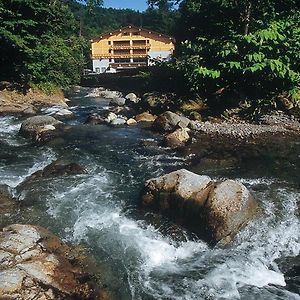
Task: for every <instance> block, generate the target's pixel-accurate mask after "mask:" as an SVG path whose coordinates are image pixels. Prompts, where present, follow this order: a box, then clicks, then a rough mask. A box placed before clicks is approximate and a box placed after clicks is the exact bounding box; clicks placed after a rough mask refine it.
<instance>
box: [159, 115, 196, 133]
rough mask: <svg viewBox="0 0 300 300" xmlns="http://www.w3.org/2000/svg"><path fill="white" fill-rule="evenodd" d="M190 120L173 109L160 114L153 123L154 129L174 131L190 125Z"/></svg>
mask: <svg viewBox="0 0 300 300" xmlns="http://www.w3.org/2000/svg"><path fill="white" fill-rule="evenodd" d="M189 123H190V120H189V119H188V118H186V117H184V116H179V115H177V114H175V113H173V112H171V111H166V112H165V113H163V114H161V115H159V116H158V117H157V118H156V120H155V122H154V123H153V129H154V130H156V131H159V132H172V131H174V130H175V129H177V128H186V127H188V125H189Z"/></svg>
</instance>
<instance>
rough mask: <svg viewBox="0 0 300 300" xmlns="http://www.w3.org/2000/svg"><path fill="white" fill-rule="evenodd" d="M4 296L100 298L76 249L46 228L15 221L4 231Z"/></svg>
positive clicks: (0, 246) (0, 235)
mask: <svg viewBox="0 0 300 300" xmlns="http://www.w3.org/2000/svg"><path fill="white" fill-rule="evenodd" d="M0 257H1V265H0V298H1V299H22V300H27V299H28V300H29V299H41V300H52V299H53V300H60V299H96V298H97V295H99V293H98V292H96V290H95V288H94V285H93V283H92V280H91V278H92V276H91V275H90V274H88V273H87V272H85V271H84V270H83V269H82V267H81V262H80V260H79V258H78V257H77V255H76V251H75V250H74V249H72V248H71V247H68V246H67V245H65V244H64V243H62V242H61V241H60V240H59V239H58V238H57V237H56V236H54V235H53V234H52V233H51V232H49V231H48V230H46V229H43V228H41V227H38V226H31V225H18V224H15V225H11V226H8V227H5V228H4V229H2V231H1V232H0Z"/></svg>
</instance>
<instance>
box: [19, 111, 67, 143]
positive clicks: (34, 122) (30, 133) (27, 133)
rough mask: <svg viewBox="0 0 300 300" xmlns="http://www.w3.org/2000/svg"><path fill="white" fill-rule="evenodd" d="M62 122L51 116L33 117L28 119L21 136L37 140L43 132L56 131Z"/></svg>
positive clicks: (21, 130) (22, 128)
mask: <svg viewBox="0 0 300 300" xmlns="http://www.w3.org/2000/svg"><path fill="white" fill-rule="evenodd" d="M61 124H62V122H60V121H58V120H56V119H55V118H53V117H51V116H33V117H30V118H28V119H26V120H25V121H24V122H23V123H22V125H21V128H20V134H21V135H22V136H24V137H27V138H32V139H34V140H37V139H38V137H39V135H40V133H41V132H45V131H54V130H56V129H57V128H59V127H60V126H61Z"/></svg>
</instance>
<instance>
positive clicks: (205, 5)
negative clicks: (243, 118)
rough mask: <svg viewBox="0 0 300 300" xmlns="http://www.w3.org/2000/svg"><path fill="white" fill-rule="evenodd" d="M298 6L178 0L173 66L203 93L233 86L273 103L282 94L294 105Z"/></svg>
mask: <svg viewBox="0 0 300 300" xmlns="http://www.w3.org/2000/svg"><path fill="white" fill-rule="evenodd" d="M299 8H300V2H299V1H296V0H284V1H283V0H266V1H259V0H241V1H234V0H210V1H206V0H200V1H199V0H184V1H182V3H181V4H180V9H179V10H180V13H181V17H180V20H179V21H178V23H177V30H176V33H177V34H176V38H177V43H178V44H177V45H178V47H177V61H176V68H177V70H179V71H181V72H183V73H184V75H185V77H186V78H187V81H188V82H189V87H190V88H191V89H192V90H193V91H194V92H196V93H199V94H200V95H205V96H206V97H209V95H213V94H214V95H215V92H216V91H219V93H221V91H222V92H224V91H226V90H227V91H228V90H235V91H237V92H238V93H240V94H244V95H246V96H245V97H244V100H251V101H252V102H256V103H258V102H260V101H261V102H263V103H264V104H267V103H269V104H275V101H274V99H275V98H276V97H278V96H279V95H283V94H285V96H286V97H287V98H289V99H290V100H291V101H292V102H293V103H294V105H295V106H299V98H300V95H299V84H300V69H299V63H300V60H299V58H300V55H299V51H298V49H299V46H300V14H299ZM268 101H269V102H268Z"/></svg>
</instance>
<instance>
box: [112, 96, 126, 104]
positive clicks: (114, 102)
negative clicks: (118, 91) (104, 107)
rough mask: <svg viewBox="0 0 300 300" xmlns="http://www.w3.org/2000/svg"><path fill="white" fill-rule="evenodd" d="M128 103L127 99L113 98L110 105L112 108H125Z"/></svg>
mask: <svg viewBox="0 0 300 300" xmlns="http://www.w3.org/2000/svg"><path fill="white" fill-rule="evenodd" d="M125 103H126V99H125V98H113V99H111V100H110V102H109V105H110V106H124V105H125Z"/></svg>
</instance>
